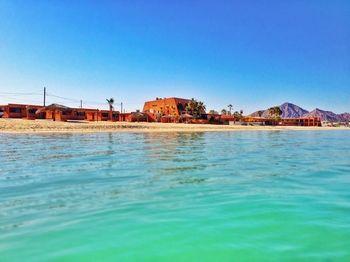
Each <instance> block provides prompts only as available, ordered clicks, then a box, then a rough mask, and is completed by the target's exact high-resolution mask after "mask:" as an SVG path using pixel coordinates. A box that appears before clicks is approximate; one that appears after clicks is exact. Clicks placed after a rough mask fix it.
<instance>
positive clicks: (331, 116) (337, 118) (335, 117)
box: [249, 102, 350, 122]
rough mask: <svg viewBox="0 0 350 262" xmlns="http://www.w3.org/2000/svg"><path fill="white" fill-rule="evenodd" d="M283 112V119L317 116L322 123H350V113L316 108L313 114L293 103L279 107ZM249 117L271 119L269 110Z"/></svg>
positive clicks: (260, 111) (257, 112)
mask: <svg viewBox="0 0 350 262" xmlns="http://www.w3.org/2000/svg"><path fill="white" fill-rule="evenodd" d="M279 107H280V108H281V111H282V115H281V117H282V118H294V117H308V116H310V117H312V116H317V117H320V118H321V120H322V121H329V122H350V113H342V114H336V113H333V112H331V111H325V110H322V109H319V108H316V109H314V110H312V111H311V112H309V111H307V110H305V109H303V108H301V107H299V106H297V105H294V104H292V103H288V102H287V103H284V104H282V105H280V106H279ZM249 116H253V117H267V118H268V117H270V113H269V110H268V109H266V110H259V111H256V112H254V113H252V114H250V115H249Z"/></svg>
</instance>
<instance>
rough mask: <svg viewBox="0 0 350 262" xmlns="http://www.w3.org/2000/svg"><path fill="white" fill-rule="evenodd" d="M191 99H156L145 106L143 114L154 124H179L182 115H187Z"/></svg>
mask: <svg viewBox="0 0 350 262" xmlns="http://www.w3.org/2000/svg"><path fill="white" fill-rule="evenodd" d="M190 101H191V100H190V99H184V98H176V97H170V98H156V99H155V100H152V101H147V102H145V104H144V107H143V112H144V113H146V114H147V115H148V118H149V121H152V122H179V121H180V118H181V115H185V113H186V112H185V109H186V106H187V104H188V103H189V102H190Z"/></svg>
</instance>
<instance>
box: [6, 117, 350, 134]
mask: <svg viewBox="0 0 350 262" xmlns="http://www.w3.org/2000/svg"><path fill="white" fill-rule="evenodd" d="M256 130H258V131H285V130H349V131H350V128H348V127H294V126H288V127H287V126H286V127H283V126H278V127H276V126H229V125H208V124H203V125H202V124H165V123H143V122H142V123H129V122H86V123H71V122H54V121H50V120H22V119H0V133H46V132H55V133H58V132H69V133H71V132H76V133H84V132H86V133H88V132H213V131H215V132H217V131H256Z"/></svg>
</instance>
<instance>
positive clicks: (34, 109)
mask: <svg viewBox="0 0 350 262" xmlns="http://www.w3.org/2000/svg"><path fill="white" fill-rule="evenodd" d="M36 110H37V109H36V108H31V109H28V113H29V114H35V112H36Z"/></svg>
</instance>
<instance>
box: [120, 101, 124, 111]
mask: <svg viewBox="0 0 350 262" xmlns="http://www.w3.org/2000/svg"><path fill="white" fill-rule="evenodd" d="M120 113H123V102H120Z"/></svg>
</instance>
